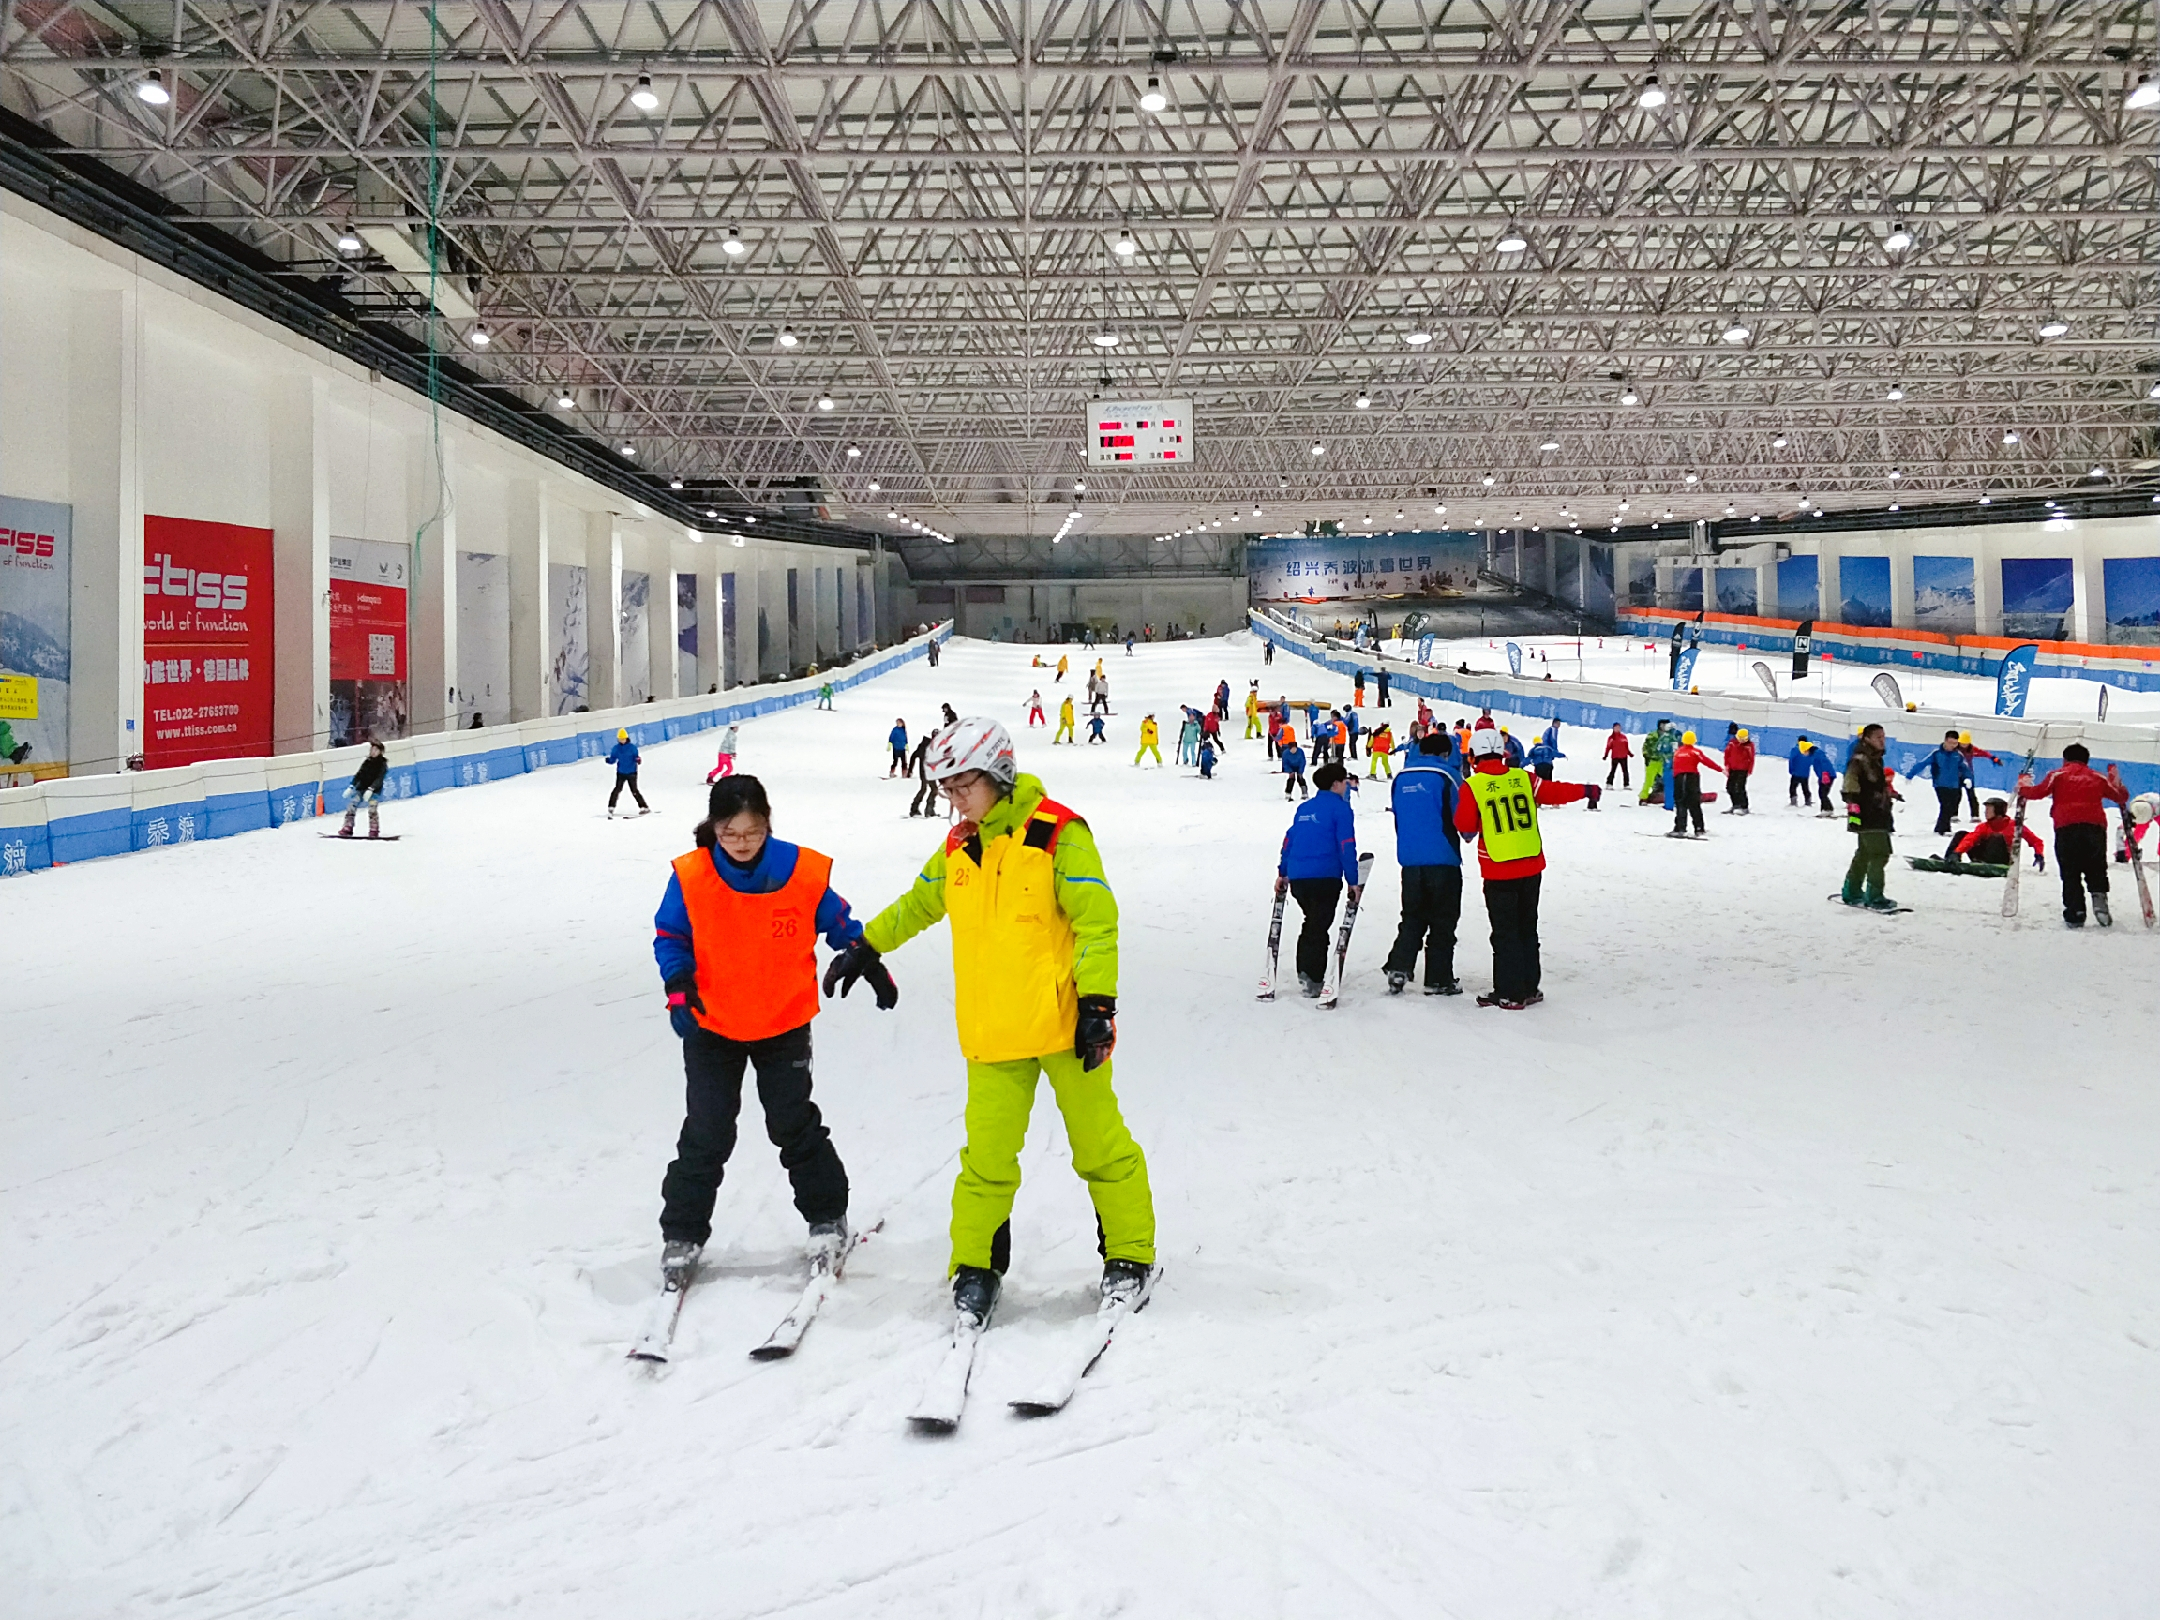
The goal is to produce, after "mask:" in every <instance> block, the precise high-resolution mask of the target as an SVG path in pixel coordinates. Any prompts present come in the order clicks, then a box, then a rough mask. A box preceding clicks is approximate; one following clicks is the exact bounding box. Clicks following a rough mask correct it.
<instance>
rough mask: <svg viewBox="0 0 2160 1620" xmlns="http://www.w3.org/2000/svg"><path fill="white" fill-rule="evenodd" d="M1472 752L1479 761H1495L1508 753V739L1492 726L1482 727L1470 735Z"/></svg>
mask: <svg viewBox="0 0 2160 1620" xmlns="http://www.w3.org/2000/svg"><path fill="white" fill-rule="evenodd" d="M1470 752H1471V753H1473V754H1475V755H1476V756H1477V757H1478V758H1479V759H1493V758H1496V757H1498V756H1499V755H1501V754H1505V753H1506V752H1507V738H1505V737H1503V736H1501V735H1500V733H1499V732H1498V731H1496V730H1494V729H1493V728H1492V727H1491V726H1480V727H1479V728H1478V729H1477V730H1476V731H1474V732H1472V733H1471V734H1470Z"/></svg>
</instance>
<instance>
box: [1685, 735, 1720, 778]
mask: <svg viewBox="0 0 2160 1620" xmlns="http://www.w3.org/2000/svg"><path fill="white" fill-rule="evenodd" d="M1705 770H1712V771H1716V772H1717V773H1718V774H1719V775H1723V774H1724V771H1725V767H1724V766H1722V765H1720V764H1719V763H1718V762H1717V761H1716V760H1714V759H1712V758H1711V757H1710V756H1709V755H1708V754H1707V753H1705V752H1704V751H1703V750H1702V749H1700V748H1697V747H1696V746H1695V745H1694V744H1693V743H1682V744H1681V745H1680V747H1679V750H1678V751H1677V752H1676V753H1675V754H1674V755H1673V757H1672V773H1673V775H1675V776H1691V775H1692V776H1699V775H1701V774H1702V773H1703V772H1704V771H1705Z"/></svg>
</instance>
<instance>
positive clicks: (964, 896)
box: [826, 719, 1155, 1322]
mask: <svg viewBox="0 0 2160 1620" xmlns="http://www.w3.org/2000/svg"><path fill="white" fill-rule="evenodd" d="M926 766H927V768H928V771H929V773H930V775H931V776H933V777H935V778H937V779H938V780H939V781H940V783H941V785H942V786H943V787H944V789H945V792H946V795H947V797H948V798H949V799H950V800H951V801H952V805H953V808H954V810H955V811H957V812H958V813H959V815H960V816H961V818H962V819H961V821H960V822H959V824H958V825H956V826H955V827H954V828H953V830H952V832H951V833H950V835H949V836H948V837H947V838H946V841H945V843H944V845H943V847H942V848H940V849H939V850H938V851H937V853H936V854H934V855H932V856H931V857H930V859H929V860H928V861H927V862H926V863H925V864H924V866H923V869H922V871H921V873H920V874H918V876H917V877H916V879H915V882H914V883H913V884H912V885H911V886H910V887H909V889H908V891H907V892H906V893H905V894H903V895H901V896H900V898H899V899H897V900H895V901H894V902H893V903H892V904H891V905H889V906H887V907H886V908H885V909H884V910H883V911H881V912H879V913H878V914H877V916H875V917H873V918H872V919H871V920H870V921H869V923H868V924H866V925H865V926H864V929H863V938H862V942H861V945H860V947H859V948H857V949H856V950H855V951H853V952H850V953H848V955H846V956H844V957H840V958H835V960H834V964H833V967H832V969H831V970H830V971H829V973H828V975H827V980H826V989H827V991H828V993H829V992H830V991H831V989H832V987H833V985H834V984H835V983H836V982H838V983H841V984H842V987H843V990H844V988H845V985H846V984H849V983H852V982H853V980H854V978H855V977H856V976H858V974H859V973H860V972H861V971H862V970H864V969H866V968H867V967H868V965H869V964H870V963H873V962H875V961H876V960H877V959H878V957H879V956H880V955H882V954H883V953H884V952H887V951H891V950H897V949H898V948H899V947H900V946H901V945H903V944H905V943H906V942H907V941H908V940H910V939H912V938H914V937H915V935H917V934H919V933H921V932H922V931H923V930H924V929H926V928H928V927H930V926H932V925H933V924H934V923H936V922H937V921H938V919H939V918H941V917H942V918H945V919H947V920H948V921H949V922H950V923H951V924H952V949H953V1013H954V1017H955V1020H956V1022H957V1023H958V1026H959V1034H960V1050H961V1054H962V1055H963V1056H964V1057H965V1058H966V1059H967V1072H968V1096H967V1144H966V1146H965V1147H963V1148H962V1149H961V1152H960V1175H959V1179H958V1180H957V1181H955V1182H954V1184H953V1210H952V1258H951V1263H950V1267H949V1271H950V1274H951V1276H952V1279H953V1304H954V1306H955V1308H956V1309H957V1310H958V1311H960V1312H961V1313H963V1314H966V1315H972V1316H974V1317H975V1318H976V1319H977V1320H978V1321H981V1322H987V1321H988V1320H989V1316H990V1311H991V1309H992V1308H993V1307H994V1306H995V1304H996V1302H997V1295H998V1289H999V1286H1000V1283H999V1279H1000V1278H1001V1277H1002V1276H1003V1275H1004V1272H1005V1269H1006V1267H1007V1265H1008V1264H1009V1263H1010V1261H1011V1258H1012V1226H1011V1215H1012V1206H1013V1198H1014V1195H1015V1194H1016V1193H1018V1191H1019V1190H1020V1149H1021V1146H1022V1144H1023V1143H1024V1142H1025V1141H1026V1139H1027V1126H1028V1115H1029V1113H1030V1112H1031V1111H1032V1109H1033V1107H1034V1102H1035V1086H1036V1081H1037V1080H1038V1079H1039V1078H1041V1077H1042V1076H1045V1075H1047V1076H1048V1077H1049V1080H1050V1089H1051V1092H1052V1094H1053V1095H1054V1096H1055V1097H1056V1099H1057V1105H1058V1112H1059V1113H1060V1114H1061V1115H1063V1116H1064V1121H1065V1135H1066V1139H1067V1141H1068V1142H1069V1143H1070V1144H1071V1147H1072V1161H1073V1168H1074V1169H1075V1170H1076V1171H1078V1172H1079V1174H1080V1177H1081V1179H1082V1180H1083V1181H1085V1182H1086V1183H1087V1186H1088V1194H1089V1197H1090V1198H1091V1199H1092V1200H1093V1202H1094V1205H1095V1215H1096V1224H1097V1228H1098V1232H1099V1236H1100V1242H1101V1248H1102V1255H1103V1261H1104V1266H1103V1279H1102V1297H1103V1300H1104V1302H1105V1303H1106V1304H1108V1303H1114V1302H1117V1301H1119V1300H1121V1299H1125V1298H1128V1297H1129V1298H1132V1299H1139V1298H1144V1289H1145V1287H1146V1285H1147V1284H1148V1282H1149V1279H1150V1277H1151V1275H1152V1270H1153V1266H1154V1261H1155V1205H1154V1199H1153V1195H1152V1193H1151V1192H1150V1190H1149V1186H1148V1173H1147V1159H1146V1157H1145V1156H1144V1155H1143V1154H1142V1153H1141V1151H1140V1147H1139V1144H1138V1143H1136V1142H1135V1141H1134V1140H1133V1138H1132V1133H1131V1132H1130V1131H1129V1130H1128V1129H1127V1128H1126V1125H1125V1120H1124V1117H1123V1115H1122V1114H1121V1113H1120V1112H1119V1109H1118V1101H1117V1094H1116V1093H1115V1092H1114V1091H1113V1090H1112V1089H1111V1085H1110V1054H1111V1051H1112V1050H1113V1049H1114V1048H1115V1046H1116V1044H1117V988H1118V908H1117V897H1116V896H1115V895H1114V894H1112V893H1111V891H1110V884H1109V880H1108V879H1107V878H1106V877H1105V876H1104V875H1103V869H1102V860H1101V857H1100V856H1099V855H1098V854H1097V852H1096V848H1095V839H1094V835H1093V834H1092V833H1091V832H1089V830H1088V825H1087V823H1086V822H1085V821H1083V820H1081V819H1080V817H1079V816H1078V815H1076V814H1075V813H1074V812H1073V811H1071V810H1069V809H1067V808H1066V807H1065V806H1064V805H1061V804H1059V803H1057V802H1056V801H1055V800H1053V799H1050V798H1049V797H1047V796H1046V795H1045V794H1044V792H1043V785H1042V783H1041V782H1040V781H1039V780H1037V779H1036V778H1035V777H1033V776H1023V775H1021V774H1020V773H1019V769H1018V765H1017V762H1016V761H1015V759H1014V756H1013V745H1012V738H1011V736H1010V735H1009V734H1008V733H1007V732H1006V730H1005V728H1004V727H1003V726H1001V725H999V724H998V723H997V722H996V721H994V720H981V719H963V720H960V721H959V722H957V723H956V724H954V725H950V726H947V727H945V729H944V730H942V731H941V732H939V733H938V735H937V736H936V737H935V738H934V739H932V742H931V745H930V753H929V756H928V758H927V760H926Z"/></svg>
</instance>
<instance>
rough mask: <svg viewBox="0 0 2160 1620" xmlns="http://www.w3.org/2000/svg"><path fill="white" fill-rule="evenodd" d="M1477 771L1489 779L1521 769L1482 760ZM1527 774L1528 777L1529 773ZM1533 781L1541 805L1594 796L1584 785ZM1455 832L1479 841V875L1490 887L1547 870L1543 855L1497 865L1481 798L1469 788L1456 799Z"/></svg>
mask: <svg viewBox="0 0 2160 1620" xmlns="http://www.w3.org/2000/svg"><path fill="white" fill-rule="evenodd" d="M1477 768H1478V769H1479V770H1480V771H1482V772H1484V773H1485V774H1486V775H1487V776H1499V775H1501V774H1502V773H1503V772H1505V771H1508V770H1511V769H1513V770H1519V769H1521V767H1520V766H1510V765H1509V764H1508V763H1507V761H1506V760H1504V759H1481V760H1479V761H1478V763H1477ZM1524 774H1525V775H1526V776H1528V773H1527V772H1525V773H1524ZM1529 781H1530V785H1531V787H1532V788H1534V789H1535V790H1536V793H1537V802H1538V803H1539V804H1573V803H1574V802H1575V801H1576V800H1577V799H1586V798H1588V797H1589V796H1590V790H1589V789H1588V788H1586V787H1584V786H1583V785H1582V784H1581V783H1580V782H1541V781H1539V780H1538V779H1537V778H1536V777H1534V776H1531V777H1529ZM1455 830H1456V831H1457V832H1459V833H1461V834H1462V835H1463V837H1465V838H1475V839H1476V840H1477V846H1478V852H1477V858H1478V874H1479V876H1481V877H1483V878H1484V879H1485V881H1486V882H1488V883H1501V882H1505V881H1506V880H1507V879H1509V878H1525V877H1534V876H1536V875H1537V874H1538V873H1540V872H1542V871H1544V870H1545V856H1544V854H1543V853H1542V852H1540V853H1539V854H1536V855H1525V856H1524V857H1523V858H1522V859H1521V860H1519V861H1495V860H1493V859H1491V858H1490V857H1488V856H1487V855H1486V853H1485V838H1484V832H1485V823H1484V821H1483V820H1482V819H1481V818H1480V817H1479V815H1478V803H1477V795H1475V794H1474V793H1471V792H1470V791H1469V790H1468V789H1467V788H1466V789H1465V790H1464V791H1462V792H1460V793H1458V794H1456V795H1455Z"/></svg>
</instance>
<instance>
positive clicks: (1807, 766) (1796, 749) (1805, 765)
mask: <svg viewBox="0 0 2160 1620" xmlns="http://www.w3.org/2000/svg"><path fill="white" fill-rule="evenodd" d="M1821 751H1822V744H1821V743H1817V744H1815V746H1814V747H1813V748H1810V749H1809V750H1808V751H1807V752H1806V753H1804V754H1803V753H1801V752H1800V745H1799V744H1798V743H1794V744H1793V745H1792V748H1791V750H1790V751H1789V752H1788V753H1787V754H1786V755H1785V766H1786V769H1787V771H1788V772H1789V773H1790V774H1791V776H1792V777H1793V779H1794V780H1795V781H1797V780H1799V779H1800V778H1801V777H1804V776H1812V775H1813V774H1814V772H1815V756H1816V755H1817V754H1819V753H1820V752H1821Z"/></svg>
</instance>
